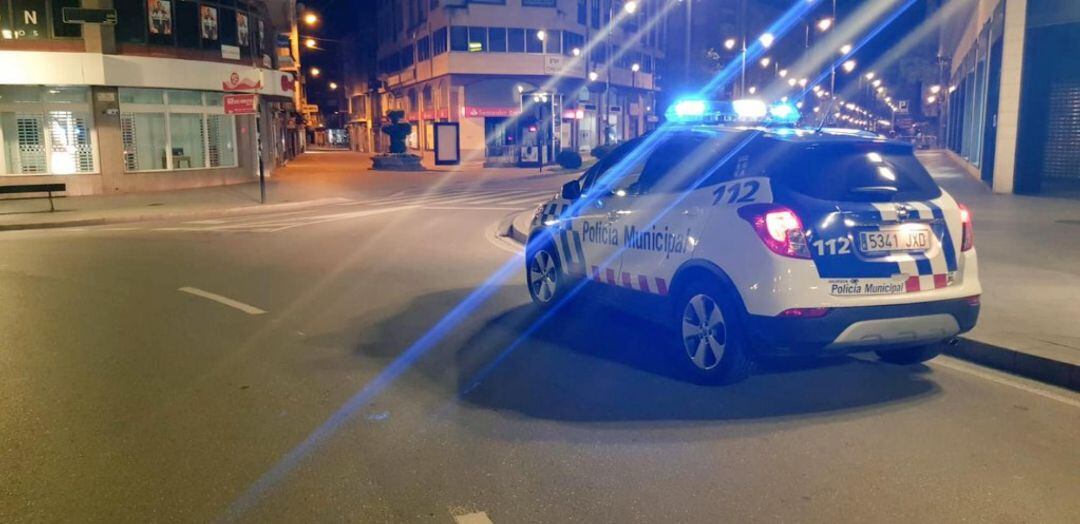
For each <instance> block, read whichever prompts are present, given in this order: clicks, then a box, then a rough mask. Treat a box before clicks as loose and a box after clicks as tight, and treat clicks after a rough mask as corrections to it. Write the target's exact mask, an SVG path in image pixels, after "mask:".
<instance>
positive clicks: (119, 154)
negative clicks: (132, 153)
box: [90, 86, 124, 194]
mask: <svg viewBox="0 0 1080 524" xmlns="http://www.w3.org/2000/svg"><path fill="white" fill-rule="evenodd" d="M90 97H91V107H93V111H94V129H95V131H96V132H97V150H98V169H99V170H100V173H101V191H100V192H101V193H103V194H110V193H119V192H122V191H124V140H123V137H122V136H121V134H120V101H119V95H118V94H117V89H116V88H115V87H108V86H94V87H92V88H91V90H90Z"/></svg>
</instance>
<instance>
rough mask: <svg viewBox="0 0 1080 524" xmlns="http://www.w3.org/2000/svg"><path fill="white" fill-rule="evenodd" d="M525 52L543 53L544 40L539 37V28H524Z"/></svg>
mask: <svg viewBox="0 0 1080 524" xmlns="http://www.w3.org/2000/svg"><path fill="white" fill-rule="evenodd" d="M525 52H526V53H543V52H544V41H543V40H541V39H540V30H539V29H526V30H525Z"/></svg>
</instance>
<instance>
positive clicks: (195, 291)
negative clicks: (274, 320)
mask: <svg viewBox="0 0 1080 524" xmlns="http://www.w3.org/2000/svg"><path fill="white" fill-rule="evenodd" d="M177 291H180V292H182V293H189V294H192V295H195V296H197V297H202V298H205V299H208V300H213V301H214V302H217V303H219V304H224V305H226V306H229V307H231V308H236V309H239V310H240V311H243V312H244V313H247V314H249V315H262V314H263V313H266V311H263V310H261V309H259V308H257V307H255V306H252V305H249V304H245V303H243V302H239V301H236V300H233V299H231V298H229V297H223V296H221V295H218V294H217V293H211V292H209V291H203V290H201V289H199V288H197V287H187V286H185V287H182V288H180V289H177Z"/></svg>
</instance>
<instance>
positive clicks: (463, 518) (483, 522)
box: [454, 511, 493, 524]
mask: <svg viewBox="0 0 1080 524" xmlns="http://www.w3.org/2000/svg"><path fill="white" fill-rule="evenodd" d="M454 522H456V523H457V524H493V523H492V522H491V519H489V518H488V516H487V513H484V512H483V511H477V512H475V513H466V514H464V515H454Z"/></svg>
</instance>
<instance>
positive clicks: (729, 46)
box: [724, 38, 736, 51]
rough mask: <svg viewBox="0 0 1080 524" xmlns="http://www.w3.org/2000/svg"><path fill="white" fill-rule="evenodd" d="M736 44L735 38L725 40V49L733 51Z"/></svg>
mask: <svg viewBox="0 0 1080 524" xmlns="http://www.w3.org/2000/svg"><path fill="white" fill-rule="evenodd" d="M735 44H736V42H735V39H734V38H728V39H727V40H724V49H727V50H728V51H731V50H732V49H735Z"/></svg>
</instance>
